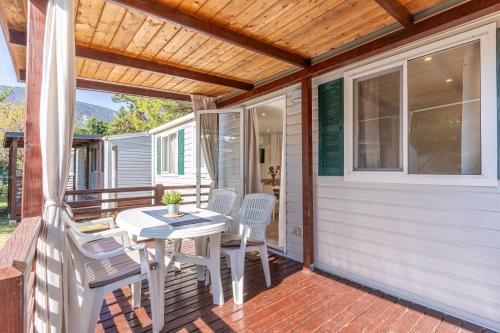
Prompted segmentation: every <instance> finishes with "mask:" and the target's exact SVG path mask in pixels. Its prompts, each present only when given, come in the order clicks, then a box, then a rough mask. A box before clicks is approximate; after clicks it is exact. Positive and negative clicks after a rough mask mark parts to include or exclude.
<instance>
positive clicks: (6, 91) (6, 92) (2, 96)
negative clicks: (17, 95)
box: [0, 87, 12, 103]
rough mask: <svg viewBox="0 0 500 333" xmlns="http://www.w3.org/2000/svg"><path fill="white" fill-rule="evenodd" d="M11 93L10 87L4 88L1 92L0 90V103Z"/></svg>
mask: <svg viewBox="0 0 500 333" xmlns="http://www.w3.org/2000/svg"><path fill="white" fill-rule="evenodd" d="M11 93H12V87H8V88H5V89H4V90H3V91H2V92H0V103H1V102H3V101H5V99H6V98H7V97H9V96H10V94H11Z"/></svg>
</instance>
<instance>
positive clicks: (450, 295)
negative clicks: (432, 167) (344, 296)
mask: <svg viewBox="0 0 500 333" xmlns="http://www.w3.org/2000/svg"><path fill="white" fill-rule="evenodd" d="M313 95H314V103H313V132H314V135H313V153H314V183H315V187H314V196H315V212H314V223H315V226H314V228H315V230H314V234H315V261H316V262H315V264H316V266H317V267H318V268H320V269H323V270H326V271H329V272H332V273H335V274H339V275H341V276H344V277H347V278H350V279H353V280H356V281H358V282H361V283H364V284H367V285H370V286H372V287H375V288H379V289H382V290H384V291H387V292H390V293H392V294H396V295H397V296H400V297H403V298H407V299H410V300H413V301H417V302H420V303H422V304H424V305H428V306H431V307H434V308H436V309H438V310H441V311H444V312H447V313H450V314H453V315H457V316H459V317H462V318H465V319H468V320H471V321H474V322H477V323H479V324H482V325H485V326H489V327H491V328H494V329H500V195H499V193H498V192H499V190H498V188H496V187H489V188H478V187H463V186H460V187H459V186H429V185H398V184H376V183H359V182H346V181H344V179H343V177H318V176H317V160H318V146H317V138H318V135H317V129H318V124H317V116H318V112H317V85H314V88H313Z"/></svg>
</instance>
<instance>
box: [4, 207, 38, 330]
mask: <svg viewBox="0 0 500 333" xmlns="http://www.w3.org/2000/svg"><path fill="white" fill-rule="evenodd" d="M39 231H40V218H39V217H34V218H27V219H24V220H22V221H21V223H20V224H19V226H18V227H17V228H16V230H15V231H14V232H13V233H12V235H11V236H10V238H9V239H8V240H7V242H6V243H5V245H4V247H3V248H2V249H1V250H0V309H1V311H0V323H1V324H0V325H1V329H0V331H2V332H16V333H18V332H32V331H33V319H34V318H33V316H34V309H35V297H34V296H35V294H34V293H35V270H34V268H35V257H36V241H37V239H38V234H39Z"/></svg>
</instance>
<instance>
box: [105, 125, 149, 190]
mask: <svg viewBox="0 0 500 333" xmlns="http://www.w3.org/2000/svg"><path fill="white" fill-rule="evenodd" d="M103 140H104V169H103V172H104V179H103V184H104V188H112V187H113V184H112V180H111V176H112V175H111V174H112V170H111V169H112V160H111V159H112V146H114V145H116V146H117V169H116V181H117V183H116V187H118V188H123V187H141V186H151V182H152V180H151V136H150V135H149V134H148V133H132V134H120V135H110V136H106V137H104V138H103ZM132 194H133V195H135V196H137V193H132Z"/></svg>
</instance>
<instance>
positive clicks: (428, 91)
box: [408, 41, 481, 175]
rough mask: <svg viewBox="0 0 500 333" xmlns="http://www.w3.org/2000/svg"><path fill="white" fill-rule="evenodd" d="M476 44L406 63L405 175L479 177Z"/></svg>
mask: <svg viewBox="0 0 500 333" xmlns="http://www.w3.org/2000/svg"><path fill="white" fill-rule="evenodd" d="M479 43H480V42H479V41H475V42H471V43H468V44H464V45H461V46H457V47H453V48H450V49H447V50H443V51H440V52H436V53H433V54H430V55H426V56H423V57H420V58H416V59H413V60H410V61H408V126H409V128H408V130H409V132H408V143H409V147H408V163H409V166H408V172H409V173H412V174H450V175H478V174H481V74H480V49H479Z"/></svg>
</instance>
